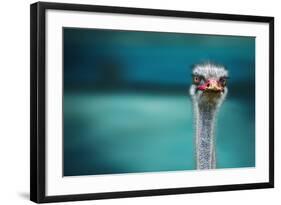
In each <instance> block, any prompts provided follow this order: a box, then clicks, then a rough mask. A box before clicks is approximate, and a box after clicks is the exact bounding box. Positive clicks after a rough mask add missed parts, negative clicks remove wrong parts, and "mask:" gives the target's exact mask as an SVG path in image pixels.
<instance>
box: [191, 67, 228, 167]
mask: <svg viewBox="0 0 281 205" xmlns="http://www.w3.org/2000/svg"><path fill="white" fill-rule="evenodd" d="M227 77H228V72H227V70H226V68H225V67H224V66H222V65H217V64H213V63H209V62H208V63H202V64H197V65H195V66H194V67H193V72H192V78H193V79H192V80H193V83H192V85H191V87H190V95H191V98H192V101H193V109H194V115H195V125H196V135H195V139H196V167H197V169H215V168H216V149H215V136H214V127H215V121H216V114H217V112H218V110H219V108H220V105H221V104H222V102H223V101H224V99H225V97H226V95H227V86H226V79H227Z"/></svg>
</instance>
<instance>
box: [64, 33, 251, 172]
mask: <svg viewBox="0 0 281 205" xmlns="http://www.w3.org/2000/svg"><path fill="white" fill-rule="evenodd" d="M63 35H64V51H63V52H64V102H63V104H64V143H63V146H64V170H63V173H64V175H65V176H74V175H94V174H117V173H135V172H153V171H177V170H192V169H195V155H194V152H195V146H194V145H195V143H194V126H193V113H192V103H191V99H190V97H189V86H190V84H191V67H192V65H194V64H196V63H200V62H204V61H206V60H211V61H213V62H216V63H221V64H224V65H225V66H226V67H227V68H228V70H229V76H230V79H229V80H228V88H229V92H228V96H227V99H226V100H225V102H224V104H223V105H222V107H221V108H220V111H219V114H218V121H217V127H216V137H217V139H216V143H217V163H218V165H217V167H218V168H239V167H252V166H255V38H254V37H238V36H217V35H215V36H214V35H198V34H196V35H193V34H177V33H159V32H140V31H114V30H98V29H75V28H64V32H63Z"/></svg>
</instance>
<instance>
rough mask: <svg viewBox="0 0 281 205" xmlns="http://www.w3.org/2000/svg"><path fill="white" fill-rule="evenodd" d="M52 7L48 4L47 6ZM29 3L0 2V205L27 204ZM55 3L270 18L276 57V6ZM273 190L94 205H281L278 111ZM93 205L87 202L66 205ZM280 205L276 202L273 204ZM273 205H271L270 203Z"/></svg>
mask: <svg viewBox="0 0 281 205" xmlns="http://www.w3.org/2000/svg"><path fill="white" fill-rule="evenodd" d="M49 1H52V0H49ZM33 2H34V1H30V0H28V1H24V0H11V1H2V2H1V7H0V15H1V18H0V22H1V27H0V28H1V31H0V52H1V53H0V54H1V55H0V96H1V98H0V120H1V123H0V139H1V140H2V143H1V144H0V163H1V169H0V204H31V203H32V202H30V201H28V198H29V4H30V3H33ZM61 2H71V3H85V4H100V5H114V6H127V7H146V8H159V9H173V10H186V11H202V12H218V13H236V14H251V15H269V16H275V52H276V53H277V55H278V53H280V49H281V47H280V36H281V23H280V20H281V12H280V6H279V8H278V1H277V0H276V1H258V0H255V1H252V0H231V1H225V0H211V1H208V0H206V1H203V0H193V1H188V0H182V1H181V0H172V1H164V0H150V1H149V0H134V1H130V0H118V1H114V0H96V1H90V0H84V1H78V0H76V1H75V0H74V1H73V0H72V1H71V0H67V1H63V0H61ZM277 55H275V56H276V60H275V68H276V69H275V70H276V71H275V74H276V77H275V80H276V83H275V86H276V88H275V90H276V92H275V93H276V95H275V99H276V101H275V104H276V105H278V104H280V103H281V92H279V88H280V86H279V82H278V81H279V79H280V78H281V70H280V69H279V68H280V65H281V64H280V63H281V62H280V58H277ZM275 110H276V112H275V121H276V123H275V124H276V130H275V133H276V134H275V136H276V137H275V147H276V151H275V157H276V159H275V165H276V169H275V171H276V188H275V189H264V190H247V191H235V192H219V193H204V194H188V195H176V196H161V197H159V196H158V197H142V198H127V199H113V200H100V201H96V202H94V203H95V204H120V205H121V204H122V205H123V204H156V203H164V204H204V203H205V204H216V205H219V204H226V203H227V204H228V205H231V204H235V205H236V204H246V203H248V204H266V203H269V202H270V201H272V204H274V203H273V202H274V201H278V200H280V199H281V192H280V191H281V188H280V183H281V179H280V177H279V173H280V171H281V164H280V161H279V160H280V157H279V156H280V155H281V151H280V149H278V148H279V146H280V145H281V140H280V138H279V136H280V134H281V133H280V132H281V126H280V125H279V123H280V122H281V116H280V114H281V110H280V106H276V109H275ZM78 203H81V204H93V202H91V201H84V202H71V203H69V204H78ZM279 203H280V202H279ZM275 204H276V203H275Z"/></svg>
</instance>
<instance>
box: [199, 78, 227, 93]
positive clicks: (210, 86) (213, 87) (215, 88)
mask: <svg viewBox="0 0 281 205" xmlns="http://www.w3.org/2000/svg"><path fill="white" fill-rule="evenodd" d="M197 89H198V90H201V91H204V92H205V91H209V92H223V90H224V89H223V86H222V85H221V84H220V83H219V82H218V81H217V80H214V79H209V80H207V81H206V82H205V83H204V84H202V85H199V86H198V87H197Z"/></svg>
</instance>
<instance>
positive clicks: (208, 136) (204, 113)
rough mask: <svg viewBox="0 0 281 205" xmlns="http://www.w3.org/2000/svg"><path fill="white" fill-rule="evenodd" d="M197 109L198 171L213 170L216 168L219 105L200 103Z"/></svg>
mask: <svg viewBox="0 0 281 205" xmlns="http://www.w3.org/2000/svg"><path fill="white" fill-rule="evenodd" d="M197 109H198V110H197V123H196V156H197V169H213V168H215V167H216V157H215V137H214V127H215V117H216V112H217V104H216V103H201V104H200V103H198V104H197Z"/></svg>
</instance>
